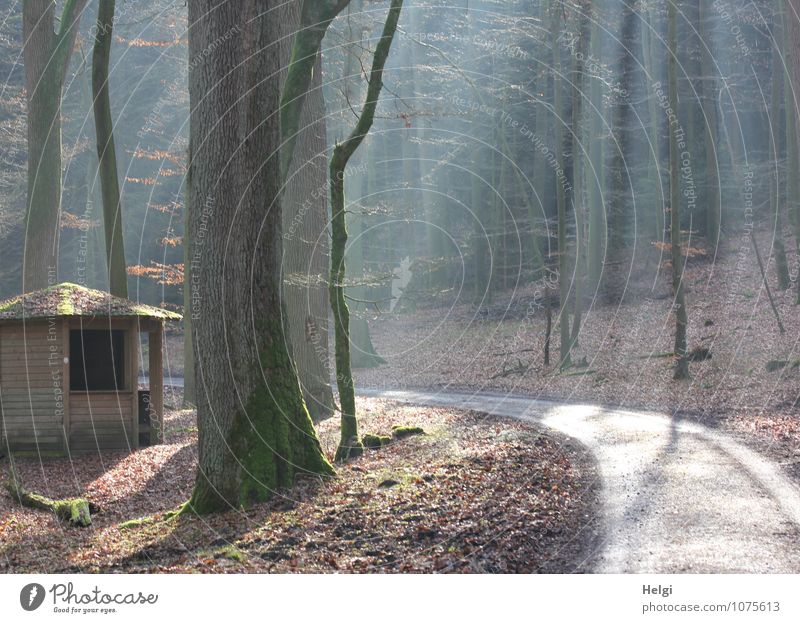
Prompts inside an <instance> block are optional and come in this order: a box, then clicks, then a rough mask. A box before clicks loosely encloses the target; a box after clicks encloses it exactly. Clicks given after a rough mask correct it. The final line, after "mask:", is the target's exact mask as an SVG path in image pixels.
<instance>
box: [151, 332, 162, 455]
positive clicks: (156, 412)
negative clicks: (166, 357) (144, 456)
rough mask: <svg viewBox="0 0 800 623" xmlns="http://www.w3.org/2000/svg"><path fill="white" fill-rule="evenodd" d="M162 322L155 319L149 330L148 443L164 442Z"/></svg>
mask: <svg viewBox="0 0 800 623" xmlns="http://www.w3.org/2000/svg"><path fill="white" fill-rule="evenodd" d="M163 335H164V324H163V322H161V321H157V326H156V329H155V330H154V331H153V330H151V331H150V341H149V344H150V364H149V367H150V443H151V444H153V445H155V444H157V443H164V367H163V362H162V358H161V350H162V345H163V342H164V339H163Z"/></svg>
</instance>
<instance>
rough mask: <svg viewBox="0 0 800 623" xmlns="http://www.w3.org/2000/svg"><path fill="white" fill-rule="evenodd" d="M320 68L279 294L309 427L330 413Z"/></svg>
mask: <svg viewBox="0 0 800 623" xmlns="http://www.w3.org/2000/svg"><path fill="white" fill-rule="evenodd" d="M298 8H299V7H298V5H297V3H286V4H285V5H284V6H283V7H282V11H283V12H284V13H285V15H284V16H283V17H282V18H281V20H280V21H281V23H283V24H284V26H285V29H284V41H286V42H288V45H287V44H282V45H281V54H282V56H283V58H284V59H285V60H284V64H286V66H287V67H288V62H289V54H290V52H291V41H292V34H293V33H294V32H295V31H296V30H297V26H298V24H299V22H300V11H299V10H297V9H298ZM325 126H326V124H325V100H324V98H323V95H322V63H321V57H320V55H319V54H318V55H317V58H316V62H315V64H314V69H313V77H312V81H311V83H310V85H309V92H308V94H307V95H306V97H305V105H304V106H303V110H302V113H301V116H300V125H299V128H298V137H297V141H296V144H295V151H296V156H295V158H294V160H293V163H292V164H291V165H290V168H289V171H288V173H287V177H286V186H285V189H284V192H283V236H284V256H283V270H284V278H283V288H284V296H285V297H286V310H287V312H288V315H287V324H288V327H289V329H288V331H289V332H288V339H289V342H290V343H291V346H292V355H293V357H294V361H295V364H296V366H297V373H298V377H299V379H300V386H301V387H302V389H303V396H304V397H305V401H306V406H307V407H308V411H309V413H310V414H311V419H312V420H314V421H320V420H323V419H325V418H327V417H329V416H331V415H332V414H333V412H334V401H333V391H332V389H331V381H330V376H331V373H330V366H329V359H328V313H329V311H330V303H329V300H328V288H327V279H326V277H327V275H326V273H327V270H328V231H327V227H328V201H327V199H328V193H327V189H328V166H327V165H328V161H327V156H326V149H327V136H326V127H325Z"/></svg>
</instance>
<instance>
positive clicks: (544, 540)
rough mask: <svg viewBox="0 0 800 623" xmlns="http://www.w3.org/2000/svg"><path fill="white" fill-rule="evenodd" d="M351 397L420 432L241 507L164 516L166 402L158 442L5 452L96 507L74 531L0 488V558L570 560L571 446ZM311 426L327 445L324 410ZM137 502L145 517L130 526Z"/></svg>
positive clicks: (575, 529)
mask: <svg viewBox="0 0 800 623" xmlns="http://www.w3.org/2000/svg"><path fill="white" fill-rule="evenodd" d="M358 404H359V410H360V412H361V414H362V420H361V426H362V432H373V433H382V434H387V433H389V432H390V431H391V427H392V425H393V424H407V425H412V426H420V427H422V428H424V429H425V431H426V433H427V434H425V435H423V436H415V437H410V438H408V439H406V440H403V441H400V442H396V443H394V444H392V445H390V446H388V447H385V448H383V449H380V450H375V451H369V452H367V453H366V454H365V455H364V456H363V457H361V458H359V459H356V460H354V461H352V462H350V463H348V464H347V465H344V466H340V467H339V468H338V477H337V478H336V479H333V480H326V481H320V480H318V479H314V478H305V479H302V480H300V481H299V483H298V485H297V486H296V487H295V488H294V489H292V490H291V491H283V492H280V494H279V495H277V496H276V497H275V498H274V499H273V500H272V501H271V502H269V503H267V504H264V505H260V506H257V507H255V508H253V509H250V510H248V511H239V510H231V511H229V512H227V513H223V514H218V515H213V516H209V517H203V518H197V517H193V516H182V517H180V518H178V519H165V518H164V515H165V513H167V512H168V511H170V510H171V509H174V508H176V507H177V506H178V505H179V504H180V503H182V502H183V501H185V500H186V499H187V498H188V496H189V493H190V491H191V486H192V481H193V477H194V472H195V467H196V428H195V423H194V413H193V412H191V411H182V412H173V413H171V414H170V415H169V416H168V421H167V443H166V444H164V445H161V446H155V447H151V448H145V449H142V450H140V451H137V452H135V453H133V454H127V453H114V454H112V453H108V454H105V455H103V457H102V458H101V457H99V456H85V457H77V458H73V459H72V460H69V459H42V460H41V461H40V460H39V459H36V458H24V459H22V458H20V459H18V460H17V469H18V472H19V473H20V476H21V478H22V480H23V482H24V484H25V486H26V487H28V488H29V489H31V490H35V491H37V492H40V493H44V494H46V495H48V496H50V497H56V498H58V497H67V496H74V495H83V496H86V497H87V498H89V499H90V500H91V501H93V502H94V503H96V504H98V505H99V506H100V507H101V509H102V510H101V512H100V513H99V514H97V515H96V516H95V517H94V524H93V525H92V527H90V528H84V529H79V528H74V527H69V526H67V525H65V524H62V523H59V522H58V521H57V520H56V519H55V517H53V516H52V515H50V514H48V513H46V512H42V511H36V510H30V509H25V508H21V507H19V506H18V505H17V504H16V503H15V502H14V500H12V499H11V498H10V497H9V495H8V494H7V493H5V492H4V493H3V494H0V571H4V572H45V571H46V572H116V571H126V572H136V571H142V572H145V571H146V572H153V571H163V572H189V571H192V572H193V571H197V572H337V571H338V572H382V571H385V572H536V571H550V572H552V571H573V570H580V563H581V562H582V561H583V560H584V558H585V557H586V555H587V554H588V552H589V551H590V548H591V546H592V543H593V542H594V539H595V538H596V536H597V535H596V534H595V522H596V520H597V517H596V512H595V504H596V492H597V477H596V474H595V469H594V465H593V464H592V463H591V461H590V460H589V459H588V458H587V456H586V454H585V452H584V451H583V449H582V448H580V447H577V446H575V445H574V444H573V443H572V442H570V441H568V440H565V439H563V438H561V437H558V436H555V435H553V434H552V433H548V432H545V431H543V430H541V429H539V428H537V427H535V426H532V425H528V424H522V423H517V422H510V421H505V420H498V419H495V418H487V417H485V416H482V415H479V414H474V413H463V412H456V411H452V410H445V409H430V408H425V409H423V408H412V407H407V406H398V405H394V404H392V403H387V402H384V401H378V400H366V399H365V400H359V403H358ZM320 434H321V438H322V441H323V446H324V448H325V450H326V452H327V453H328V454H329V455H332V454H333V452H334V450H335V445H336V441H337V435H338V425H337V421H336V419H335V418H334V419H331V420H328V421H326V422H323V423H322V424H321V426H320ZM0 467H2V469H3V471H4V472H5V470H6V469H7V459H6V460H4V461H2V462H0ZM143 516H151V517H152V518H153V519H150V520H145V521H143V522H139V523H137V522H133V525H131V523H130V520H132V519H136V518H140V517H143ZM125 522H129V523H128V524H127V525H121V524H125Z"/></svg>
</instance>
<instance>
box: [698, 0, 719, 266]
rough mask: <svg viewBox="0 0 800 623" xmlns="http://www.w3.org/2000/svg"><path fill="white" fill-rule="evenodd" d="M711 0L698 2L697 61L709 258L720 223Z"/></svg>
mask: <svg viewBox="0 0 800 623" xmlns="http://www.w3.org/2000/svg"><path fill="white" fill-rule="evenodd" d="M710 2H711V0H700V20H699V21H700V35H701V41H700V62H701V67H702V69H701V71H702V74H703V79H702V80H701V82H700V84H701V98H702V103H703V116H704V117H705V126H706V131H705V142H706V149H705V151H706V202H707V205H706V240H707V242H708V246H709V250H710V251H711V253H712V255H713V254H714V253H715V252H716V250H717V246H718V245H719V240H720V233H721V230H720V228H721V224H722V202H721V199H720V183H719V158H718V152H717V78H716V76H717V69H716V65H715V64H714V59H713V56H712V50H711V49H710V48H711V45H712V43H713V38H712V36H711V33H710V32H709V29H708V20H709V19H710V18H709V13H710V12H709V11H708V7H707V6H706V5H707V4H710Z"/></svg>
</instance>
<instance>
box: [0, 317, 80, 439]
mask: <svg viewBox="0 0 800 623" xmlns="http://www.w3.org/2000/svg"><path fill="white" fill-rule="evenodd" d="M64 336H65V332H64V330H63V324H62V320H61V319H60V318H57V319H54V320H53V321H47V320H44V321H31V322H26V323H25V324H24V326H23V323H12V324H4V325H0V406H2V419H0V443H2V446H3V447H5V446H6V443H7V442H8V443H10V445H11V446H12V448H13V449H16V450H20V451H28V450H31V451H35V450H39V451H45V452H48V451H63V450H64V441H65V432H64V406H65V405H64V392H65V391H66V390H67V389H68V388H67V387H65V383H66V379H65V378H64V365H63V360H64V348H65V344H64Z"/></svg>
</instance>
